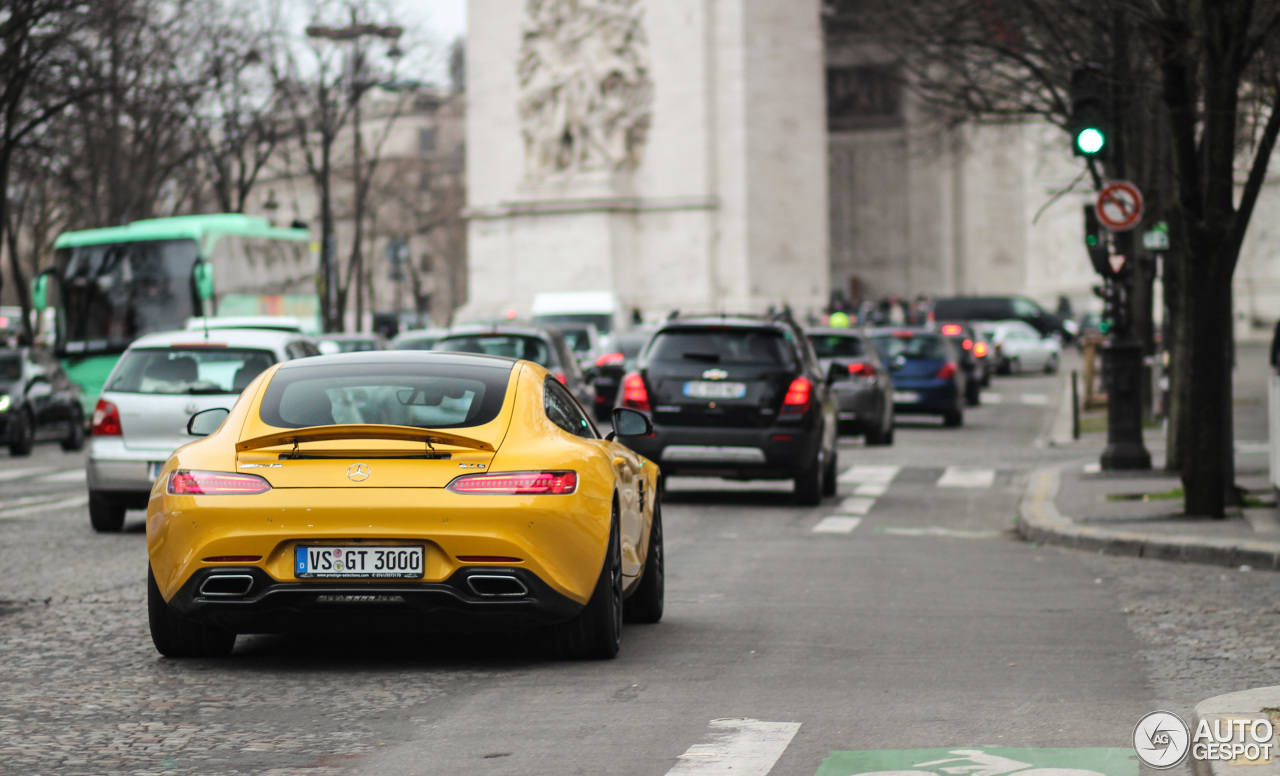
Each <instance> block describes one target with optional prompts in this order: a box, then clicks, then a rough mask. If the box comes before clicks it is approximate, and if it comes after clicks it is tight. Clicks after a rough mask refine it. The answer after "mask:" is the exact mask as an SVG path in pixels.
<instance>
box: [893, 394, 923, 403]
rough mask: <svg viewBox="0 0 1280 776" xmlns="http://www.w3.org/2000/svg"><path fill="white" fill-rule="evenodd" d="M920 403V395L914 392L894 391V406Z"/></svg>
mask: <svg viewBox="0 0 1280 776" xmlns="http://www.w3.org/2000/svg"><path fill="white" fill-rule="evenodd" d="M919 401H920V394H918V393H916V392H915V391H894V392H893V403H894V404H917V403H919Z"/></svg>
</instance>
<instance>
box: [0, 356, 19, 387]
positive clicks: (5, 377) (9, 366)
mask: <svg viewBox="0 0 1280 776" xmlns="http://www.w3.org/2000/svg"><path fill="white" fill-rule="evenodd" d="M20 379H22V357H21V356H19V355H17V354H13V355H7V354H6V355H3V356H0V382H6V383H11V382H13V381H14V380H20Z"/></svg>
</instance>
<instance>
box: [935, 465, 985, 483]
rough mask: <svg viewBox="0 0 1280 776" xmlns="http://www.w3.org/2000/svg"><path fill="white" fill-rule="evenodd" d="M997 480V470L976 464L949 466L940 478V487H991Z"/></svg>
mask: <svg viewBox="0 0 1280 776" xmlns="http://www.w3.org/2000/svg"><path fill="white" fill-rule="evenodd" d="M995 481H996V470H995V469H985V468H978V467H974V466H948V467H947V470H946V471H945V472H943V474H942V478H941V479H939V480H938V487H939V488H989V487H991V484H992V483H994V482H995Z"/></svg>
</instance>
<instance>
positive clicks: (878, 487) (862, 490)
mask: <svg viewBox="0 0 1280 776" xmlns="http://www.w3.org/2000/svg"><path fill="white" fill-rule="evenodd" d="M888 489H889V486H888V485H887V484H884V483H879V482H864V483H862V484H861V485H859V486H858V487H856V488H854V489H853V495H855V496H883V495H884V492H885V491H886V490H888Z"/></svg>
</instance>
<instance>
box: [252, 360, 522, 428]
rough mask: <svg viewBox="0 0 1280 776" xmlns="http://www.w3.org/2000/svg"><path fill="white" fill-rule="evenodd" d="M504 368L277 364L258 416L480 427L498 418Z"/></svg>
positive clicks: (272, 421)
mask: <svg viewBox="0 0 1280 776" xmlns="http://www.w3.org/2000/svg"><path fill="white" fill-rule="evenodd" d="M510 379H511V368H510V367H509V366H506V365H503V366H499V367H492V366H489V367H475V366H444V365H439V364H368V363H362V364H360V365H359V366H353V365H350V364H341V365H333V364H330V365H324V366H307V367H296V368H288V369H286V368H282V369H281V370H280V371H279V372H277V373H276V375H275V377H274V378H272V380H271V385H269V386H267V390H266V393H265V394H264V395H263V397H262V409H261V410H260V412H259V415H260V416H261V417H262V421H263V422H264V423H267V424H269V425H272V426H279V427H282V428H303V427H306V426H330V425H333V424H335V423H342V424H347V423H356V424H360V423H377V424H385V425H391V426H416V427H418V428H434V429H445V428H466V427H468V426H482V425H484V424H485V423H488V422H489V421H491V420H493V419H494V418H496V417H498V411H499V410H501V409H502V402H503V399H504V398H505V396H506V392H507V383H508V382H509V381H510Z"/></svg>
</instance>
